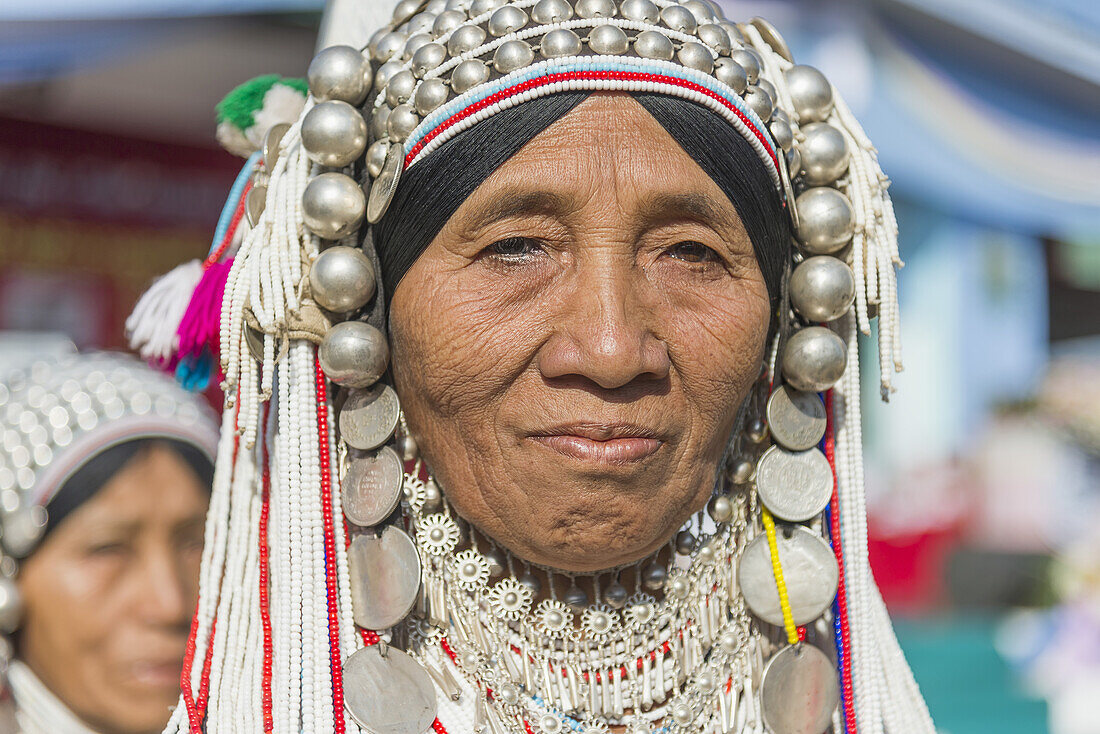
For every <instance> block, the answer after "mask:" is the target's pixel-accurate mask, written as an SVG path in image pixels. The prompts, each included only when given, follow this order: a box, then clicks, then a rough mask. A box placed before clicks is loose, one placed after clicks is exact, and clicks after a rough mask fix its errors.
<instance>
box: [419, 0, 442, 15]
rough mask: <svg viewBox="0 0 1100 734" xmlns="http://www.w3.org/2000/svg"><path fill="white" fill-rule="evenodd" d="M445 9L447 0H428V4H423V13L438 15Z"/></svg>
mask: <svg viewBox="0 0 1100 734" xmlns="http://www.w3.org/2000/svg"><path fill="white" fill-rule="evenodd" d="M446 9H447V0H428V4H427V5H425V6H424V12H425V13H432V14H434V15H439V14H440V13H442V12H443V11H445V10H446Z"/></svg>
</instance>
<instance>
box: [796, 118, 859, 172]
mask: <svg viewBox="0 0 1100 734" xmlns="http://www.w3.org/2000/svg"><path fill="white" fill-rule="evenodd" d="M802 134H803V135H805V139H804V140H802V141H801V142H800V143H799V144H798V152H799V153H800V154H801V155H802V180H803V181H804V182H805V183H807V184H809V185H810V186H821V185H824V184H831V183H832V182H833V181H836V180H837V179H838V178H840V177H841V175H843V173H844V172H845V171H846V170H848V157H849V153H848V140H847V139H846V138H845V137H844V134H843V133H841V132H840V131H839V130H837V129H836V128H835V127H833V126H832V125H830V124H828V123H826V122H811V123H809V124H807V125H803V126H802Z"/></svg>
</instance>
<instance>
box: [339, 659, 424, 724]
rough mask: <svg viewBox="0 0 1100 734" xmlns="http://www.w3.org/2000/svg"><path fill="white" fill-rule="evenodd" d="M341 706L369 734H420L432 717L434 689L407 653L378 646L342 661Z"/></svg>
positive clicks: (421, 668) (420, 668)
mask: <svg viewBox="0 0 1100 734" xmlns="http://www.w3.org/2000/svg"><path fill="white" fill-rule="evenodd" d="M343 672H344V676H343V678H344V706H345V707H346V708H347V710H348V713H349V714H351V718H353V719H355V721H356V723H358V724H359V725H360V726H361V727H363V728H364V729H365V730H367V731H368V732H370V734H424V732H425V731H427V730H428V729H430V728H431V726H432V722H433V721H435V717H436V713H437V712H436V706H437V704H436V699H435V687H434V686H433V685H432V679H431V678H430V677H429V676H428V672H427V671H426V670H424V668H423V667H421V665H420V663H418V662H416V660H414V659H413V658H412V657H410V656H409V655H408V654H406V653H404V652H402V651H401V650H398V649H397V648H395V647H387V648H386V651H385V655H383V654H382V650H381V648H380V647H379V646H378V645H371V646H370V647H364V648H363V649H361V650H356V651H355V652H354V653H352V654H351V655H350V656H349V657H348V659H347V660H346V661H344V671H343Z"/></svg>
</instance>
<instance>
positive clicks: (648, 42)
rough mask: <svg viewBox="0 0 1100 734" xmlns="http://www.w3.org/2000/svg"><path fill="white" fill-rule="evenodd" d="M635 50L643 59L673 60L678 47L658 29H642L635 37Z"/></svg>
mask: <svg viewBox="0 0 1100 734" xmlns="http://www.w3.org/2000/svg"><path fill="white" fill-rule="evenodd" d="M685 12H686V11H685ZM634 52H635V53H636V54H638V55H639V56H641V57H642V58H643V59H660V60H662V61H672V56H673V54H675V53H676V49H675V47H674V46H673V45H672V41H670V40H668V36H665V35H664V34H662V33H658V32H657V31H642V32H641V33H639V34H638V35H637V36H636V37H635V38H634Z"/></svg>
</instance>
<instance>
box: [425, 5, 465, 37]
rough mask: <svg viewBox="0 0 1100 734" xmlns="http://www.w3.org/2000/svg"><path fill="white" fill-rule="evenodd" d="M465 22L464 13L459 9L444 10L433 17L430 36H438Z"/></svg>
mask: <svg viewBox="0 0 1100 734" xmlns="http://www.w3.org/2000/svg"><path fill="white" fill-rule="evenodd" d="M465 22H466V14H465V13H463V12H462V11H461V10H444V11H443V12H442V13H440V14H439V15H437V16H436V17H435V22H434V23H432V36H434V37H435V38H439V37H440V36H443V35H446V34H447V33H450V32H451V31H453V30H454V29H455V28H458V27H459V26H460V25H462V24H463V23H465Z"/></svg>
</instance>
